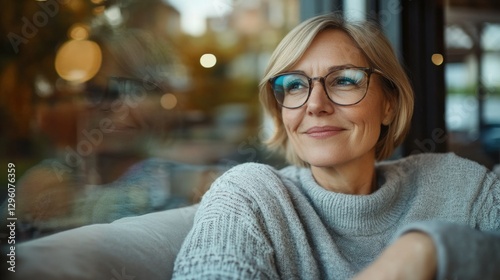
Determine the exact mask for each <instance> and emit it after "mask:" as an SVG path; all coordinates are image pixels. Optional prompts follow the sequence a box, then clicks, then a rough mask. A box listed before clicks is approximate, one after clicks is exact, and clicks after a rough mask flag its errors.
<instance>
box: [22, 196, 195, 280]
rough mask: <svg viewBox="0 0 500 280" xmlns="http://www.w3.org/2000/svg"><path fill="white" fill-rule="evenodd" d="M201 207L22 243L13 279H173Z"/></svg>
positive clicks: (141, 217)
mask: <svg viewBox="0 0 500 280" xmlns="http://www.w3.org/2000/svg"><path fill="white" fill-rule="evenodd" d="M197 208H198V206H197V205H192V206H188V207H183V208H178V209H171V210H166V211H161V212H155V213H150V214H146V215H142V216H136V217H128V218H123V219H119V220H117V221H114V222H113V223H110V224H94V225H88V226H84V227H80V228H76V229H71V230H67V231H63V232H60V233H57V234H53V235H50V236H47V237H43V238H40V239H35V240H31V241H28V242H25V243H21V244H19V245H18V246H17V248H16V250H17V257H18V259H17V263H16V272H15V273H13V274H12V276H14V277H13V278H12V279H107V280H109V279H169V278H170V277H171V275H172V270H173V265H174V261H175V257H176V256H177V253H178V252H179V250H180V247H181V245H182V242H183V241H184V238H185V237H186V235H187V233H188V232H189V230H190V229H191V227H192V225H193V218H194V214H195V212H196V210H197Z"/></svg>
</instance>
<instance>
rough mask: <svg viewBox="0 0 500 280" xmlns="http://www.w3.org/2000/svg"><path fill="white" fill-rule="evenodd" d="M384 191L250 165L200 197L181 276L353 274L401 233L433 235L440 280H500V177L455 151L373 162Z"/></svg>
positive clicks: (179, 263)
mask: <svg viewBox="0 0 500 280" xmlns="http://www.w3.org/2000/svg"><path fill="white" fill-rule="evenodd" d="M376 172H377V177H378V184H379V189H378V190H377V191H376V192H374V193H372V194H370V195H347V194H341V193H335V192H331V191H327V190H325V189H323V188H322V187H321V186H319V185H318V184H317V183H316V182H315V180H314V178H313V176H312V174H311V171H310V169H306V168H297V167H287V168H285V169H283V170H280V171H277V170H275V169H273V168H272V167H270V166H267V165H263V164H257V163H246V164H242V165H240V166H237V167H234V168H232V169H231V170H229V171H228V172H227V173H225V174H224V175H223V176H221V177H220V178H219V179H218V180H217V181H216V182H215V183H214V184H213V185H212V187H211V189H210V190H209V191H208V192H207V194H206V195H205V196H204V197H203V200H202V202H201V205H200V208H199V210H198V212H197V214H196V216H195V221H194V226H193V228H192V230H191V232H190V233H189V235H188V236H187V238H186V240H185V242H184V244H183V246H182V248H181V251H180V252H179V255H178V257H177V259H176V262H175V267H174V278H178V279H214V278H217V279H279V278H281V279H349V278H351V277H352V276H353V275H355V274H356V273H357V272H359V271H361V270H362V269H363V268H365V267H366V266H367V265H369V264H370V263H371V262H373V261H374V260H375V259H376V258H377V256H378V255H379V254H380V253H381V251H382V250H383V249H384V248H386V247H387V246H388V245H389V244H390V243H391V242H393V241H394V240H395V239H396V238H397V237H398V236H400V235H401V234H403V233H404V232H407V231H410V230H420V231H424V232H426V233H428V234H429V235H430V236H431V237H432V238H433V240H434V242H435V244H436V247H437V252H438V275H437V277H436V278H437V279H450V280H453V279H460V280H462V279H500V182H499V180H498V178H497V177H496V175H494V174H493V173H489V172H488V170H487V169H485V168H484V167H482V166H480V165H479V164H477V163H474V162H472V161H469V160H465V159H462V158H459V157H457V156H455V155H453V154H426V155H418V156H411V157H408V158H405V159H401V160H397V161H391V162H384V163H379V164H377V167H376Z"/></svg>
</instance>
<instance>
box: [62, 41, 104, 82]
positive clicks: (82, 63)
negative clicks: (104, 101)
mask: <svg viewBox="0 0 500 280" xmlns="http://www.w3.org/2000/svg"><path fill="white" fill-rule="evenodd" d="M101 63H102V53H101V48H100V47H99V45H97V43H95V42H93V41H89V40H70V41H68V42H66V43H64V44H63V45H62V46H61V48H60V49H59V50H58V51H57V54H56V59H55V68H56V71H57V74H58V75H59V76H60V77H61V78H63V79H64V80H66V81H70V82H75V83H83V82H86V81H88V80H90V79H92V77H94V76H95V75H96V74H97V72H98V71H99V68H101Z"/></svg>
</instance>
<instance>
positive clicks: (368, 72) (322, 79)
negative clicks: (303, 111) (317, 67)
mask: <svg viewBox="0 0 500 280" xmlns="http://www.w3.org/2000/svg"><path fill="white" fill-rule="evenodd" d="M349 69H356V70H361V71H363V72H365V74H366V75H367V76H368V81H367V82H366V90H365V92H364V94H363V97H361V99H360V100H358V101H356V102H354V103H350V104H341V103H337V102H335V101H333V100H332V99H331V98H330V95H329V94H328V91H327V89H326V86H325V79H326V77H328V76H329V75H331V74H332V73H335V72H337V71H341V70H349ZM373 73H376V74H379V75H381V76H383V77H385V74H384V73H383V72H382V71H380V70H379V69H377V68H372V67H351V66H346V67H338V68H335V69H333V70H331V71H330V72H328V73H327V74H326V75H324V76H317V77H312V78H311V77H309V76H307V75H306V74H304V73H303V72H300V71H290V72H285V73H280V74H278V75H276V76H273V77H272V78H270V79H269V80H268V83H269V85H270V87H271V90H272V91H273V96H274V99H275V100H276V102H277V103H278V104H279V105H280V106H281V107H283V108H287V109H297V108H300V107H302V106H304V105H305V104H306V103H307V101H308V100H309V97H310V96H311V91H312V89H313V82H314V81H319V82H320V83H321V85H322V86H323V90H324V92H325V94H326V96H327V97H328V100H330V101H331V102H332V103H334V104H337V105H339V106H352V105H356V104H358V103H359V102H361V101H362V100H363V99H365V97H366V93H367V92H368V87H369V86H370V78H371V75H372V74H373ZM290 74H296V75H301V76H304V77H306V78H307V81H308V83H309V91H308V93H307V98H306V99H305V100H304V103H302V104H301V105H299V106H295V107H288V106H285V105H283V104H282V103H281V102H280V101H279V100H278V97H277V96H276V91H275V90H274V88H273V83H274V81H275V80H276V79H278V78H279V77H281V76H283V75H290Z"/></svg>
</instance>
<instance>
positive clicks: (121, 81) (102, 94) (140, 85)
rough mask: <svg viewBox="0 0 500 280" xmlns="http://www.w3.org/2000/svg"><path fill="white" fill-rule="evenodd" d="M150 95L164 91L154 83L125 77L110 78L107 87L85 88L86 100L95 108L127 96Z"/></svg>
mask: <svg viewBox="0 0 500 280" xmlns="http://www.w3.org/2000/svg"><path fill="white" fill-rule="evenodd" d="M148 93H163V90H162V88H161V87H160V86H158V85H157V84H155V83H153V82H150V81H147V80H139V79H134V78H125V77H110V78H108V82H107V84H106V86H105V87H103V86H100V85H96V84H93V83H87V84H86V86H85V98H86V100H87V102H88V103H89V104H90V105H93V106H97V105H99V104H101V103H102V102H103V101H108V102H110V101H114V100H116V99H119V98H124V97H126V96H130V97H131V98H135V99H138V98H143V97H144V96H145V94H148Z"/></svg>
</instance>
